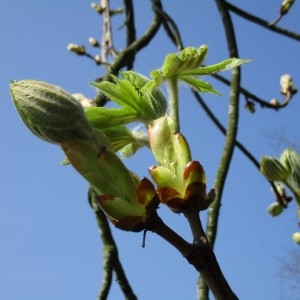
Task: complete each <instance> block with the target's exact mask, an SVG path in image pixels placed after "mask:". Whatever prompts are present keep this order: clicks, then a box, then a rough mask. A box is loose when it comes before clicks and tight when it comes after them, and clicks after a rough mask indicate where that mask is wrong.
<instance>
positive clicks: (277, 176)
mask: <svg viewBox="0 0 300 300" xmlns="http://www.w3.org/2000/svg"><path fill="white" fill-rule="evenodd" d="M260 172H261V173H262V174H263V175H264V176H265V177H266V178H267V179H269V180H272V181H284V180H285V179H286V178H287V177H288V176H289V175H290V173H291V171H290V169H288V168H286V167H285V166H284V165H283V164H282V163H281V162H280V161H279V160H278V159H276V158H273V157H271V156H263V157H262V158H261V160H260Z"/></svg>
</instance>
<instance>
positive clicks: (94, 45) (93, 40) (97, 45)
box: [89, 37, 100, 47]
mask: <svg viewBox="0 0 300 300" xmlns="http://www.w3.org/2000/svg"><path fill="white" fill-rule="evenodd" d="M89 43H90V44H91V45H92V46H93V47H99V46H100V45H99V42H98V41H97V40H96V39H95V38H93V37H90V38H89Z"/></svg>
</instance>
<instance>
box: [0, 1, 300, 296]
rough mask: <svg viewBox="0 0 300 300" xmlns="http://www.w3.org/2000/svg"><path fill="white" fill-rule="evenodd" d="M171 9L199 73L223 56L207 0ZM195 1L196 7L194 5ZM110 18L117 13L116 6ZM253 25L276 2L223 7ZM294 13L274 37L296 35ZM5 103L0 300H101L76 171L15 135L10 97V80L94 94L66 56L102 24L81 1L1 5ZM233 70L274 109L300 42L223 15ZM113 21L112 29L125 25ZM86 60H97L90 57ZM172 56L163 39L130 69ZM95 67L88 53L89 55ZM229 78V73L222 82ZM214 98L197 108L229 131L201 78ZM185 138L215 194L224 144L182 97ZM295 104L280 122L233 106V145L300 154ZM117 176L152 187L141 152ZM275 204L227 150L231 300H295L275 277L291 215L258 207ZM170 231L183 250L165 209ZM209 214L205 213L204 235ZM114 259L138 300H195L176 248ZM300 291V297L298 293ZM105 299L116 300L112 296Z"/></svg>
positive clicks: (75, 60)
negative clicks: (127, 173)
mask: <svg viewBox="0 0 300 300" xmlns="http://www.w3.org/2000/svg"><path fill="white" fill-rule="evenodd" d="M135 2H136V5H137V6H136V16H137V34H138V35H141V34H142V33H143V31H144V30H145V29H146V28H147V25H148V24H149V23H150V21H151V10H150V4H149V3H148V1H135ZM164 2H166V3H165V8H166V10H167V11H168V12H169V13H170V15H171V16H172V17H173V18H174V19H175V20H176V21H177V22H178V24H179V25H180V30H181V34H182V37H183V41H184V44H185V45H186V46H194V47H197V46H199V45H201V44H207V45H208V46H209V52H208V57H207V61H206V63H207V64H213V63H216V62H219V61H220V60H223V59H225V58H227V57H228V51H227V46H226V43H225V35H224V32H223V28H222V24H221V21H220V18H219V15H218V13H217V9H216V5H215V2H214V1H191V0H189V1H184V4H183V2H182V1H179V0H174V1H164ZM201 2H202V3H201ZM111 3H112V4H111V5H112V7H116V6H119V5H120V1H112V2H111ZM231 3H233V4H238V5H239V6H240V7H241V8H243V9H245V10H248V11H249V12H252V13H254V14H256V15H257V16H259V17H261V18H263V19H266V20H270V21H271V20H273V19H274V18H275V17H276V16H277V14H278V10H279V6H280V3H281V1H272V2H271V1H259V0H254V1H251V3H249V1H245V0H242V1H231ZM299 10H300V3H298V2H296V3H295V4H294V7H293V9H292V11H291V12H290V13H289V14H288V15H287V16H286V17H285V18H284V19H283V20H282V21H281V22H280V23H279V26H281V27H284V28H287V29H290V30H292V31H296V30H297V29H298V28H299V26H298V24H299V23H298V22H299V18H298V16H299ZM0 11H1V18H0V28H1V29H0V34H1V41H2V44H1V50H0V53H1V55H0V66H1V72H0V83H1V84H0V95H1V102H0V106H1V109H0V111H1V113H2V114H1V118H0V128H1V130H0V138H1V140H2V143H1V148H0V149H1V150H0V151H1V152H0V153H1V156H0V157H1V171H0V172H1V200H0V238H1V247H0V265H1V270H0V298H1V299H7V300H16V299H20V298H22V299H28V300H29V299H30V300H37V299H41V298H42V299H43V300H48V299H57V300H65V299H72V300H81V299H96V296H97V293H98V289H99V286H100V281H101V276H102V270H101V267H102V258H101V255H102V254H101V242H100V238H99V233H98V229H97V224H96V220H95V218H94V215H93V212H92V210H91V209H90V207H89V205H88V202H87V199H86V196H87V186H88V184H87V183H86V182H85V181H84V180H83V179H82V178H81V177H80V176H79V175H78V174H77V173H76V172H75V171H74V170H73V169H72V168H71V167H63V166H61V165H60V161H61V160H62V159H63V153H62V151H61V150H60V149H59V147H57V146H54V145H51V144H47V143H45V142H43V141H41V140H39V139H37V138H36V137H35V136H33V135H32V134H31V133H30V132H29V131H28V129H27V128H26V127H25V126H24V125H23V124H22V122H21V120H20V118H19V117H18V115H17V113H16V110H15V108H14V107H13V104H12V102H11V99H10V95H9V80H11V79H13V80H21V79H39V80H44V81H47V82H50V83H53V84H57V85H60V86H61V87H63V88H64V89H66V90H68V91H69V92H71V93H77V92H80V93H83V94H85V95H86V96H88V97H93V96H94V95H95V90H94V88H92V87H91V86H90V85H89V82H90V81H93V79H94V78H96V77H99V76H101V75H102V74H103V69H102V68H101V67H97V66H95V65H94V64H93V62H92V61H89V60H88V59H85V58H80V57H77V56H75V55H73V54H71V53H69V52H68V51H67V44H68V43H70V42H74V43H78V44H86V45H87V44H88V43H87V39H88V38H89V37H90V36H93V37H95V38H98V39H99V35H100V30H101V24H102V23H101V19H100V17H99V16H97V14H96V13H95V12H94V11H93V10H92V9H91V8H90V2H89V1H83V0H82V1H69V0H61V1H37V0H28V1H25V2H24V1H20V0H15V1H1V3H0ZM232 17H233V22H234V25H235V26H236V35H237V39H238V41H239V54H240V57H241V58H250V59H251V60H252V61H251V63H249V64H247V65H245V66H244V67H242V85H243V87H244V88H246V89H248V90H250V91H252V92H254V93H255V94H256V95H257V96H259V97H261V98H263V99H266V100H269V99H271V98H274V97H275V98H278V99H279V100H281V95H280V93H279V91H280V86H279V78H280V76H281V75H282V74H284V73H290V74H291V75H292V76H293V78H294V81H295V84H296V85H298V87H299V86H300V74H299V57H298V55H299V43H297V42H296V41H294V40H291V39H288V38H287V37H284V36H280V35H278V34H276V33H272V32H268V31H267V30H265V29H262V28H261V27H259V26H257V25H255V24H252V23H249V22H247V21H245V20H242V19H241V18H240V17H238V16H236V15H232ZM122 21H123V19H122V17H116V18H115V19H114V26H115V28H116V27H120V26H121V25H122ZM123 42H124V38H123V35H122V29H121V30H120V31H119V32H117V33H116V34H115V44H116V47H121V48H122V47H123V45H124V44H123ZM88 50H91V52H92V51H94V50H93V49H91V48H88ZM169 52H176V49H175V48H174V46H172V45H171V44H170V42H169V41H168V39H167V38H166V36H165V33H164V32H163V31H162V30H161V31H160V33H159V35H158V36H157V38H156V39H155V41H154V42H153V44H152V45H151V46H150V47H149V48H148V49H144V50H143V51H142V52H141V53H140V55H139V56H138V57H137V60H136V65H135V69H136V71H138V72H141V73H143V74H145V75H148V74H149V72H150V71H151V70H152V69H155V68H158V67H160V66H161V63H162V61H163V59H164V57H165V55H166V54H167V53H169ZM94 53H95V54H96V52H94ZM226 76H229V73H228V74H226ZM207 80H208V81H210V82H211V83H212V84H213V85H214V87H215V88H216V89H217V90H219V91H220V92H221V93H222V96H221V97H218V96H214V95H204V99H205V102H206V103H207V104H208V105H209V106H210V107H211V109H212V110H213V111H214V112H215V114H216V115H217V116H218V117H219V118H220V120H221V121H222V122H223V124H224V125H226V122H227V112H228V96H229V90H228V88H227V87H225V86H223V85H222V84H221V83H219V82H217V81H215V80H213V79H211V78H208V79H207ZM181 96H182V98H181V104H180V105H181V120H182V132H183V134H184V135H185V136H186V137H187V138H188V140H189V142H190V145H191V148H192V154H193V158H194V159H197V160H199V161H201V163H202V164H203V165H204V167H205V169H206V173H207V185H208V187H209V188H210V187H211V186H212V185H213V180H214V176H215V172H216V170H217V166H218V163H219V159H220V155H221V152H222V147H223V142H224V137H223V136H222V135H221V134H220V133H219V132H218V130H217V129H216V128H215V126H214V125H213V124H212V123H211V122H210V121H209V119H208V118H207V116H206V115H205V113H203V111H202V110H201V108H200V107H199V106H198V105H197V104H196V103H195V100H194V99H193V97H192V96H191V94H190V92H189V91H188V89H186V88H182V90H181ZM298 98H299V96H298V95H296V96H295V98H294V99H293V100H292V102H291V103H290V104H289V105H288V106H287V107H286V108H285V109H283V110H281V111H279V112H276V111H273V110H267V109H261V108H259V107H257V112H256V113H255V114H250V113H248V112H247V111H246V110H245V109H244V108H243V106H244V99H243V97H241V108H240V118H241V121H240V125H239V133H238V139H239V140H240V142H242V143H243V144H244V145H245V146H246V147H248V149H249V150H250V151H251V152H252V153H253V154H254V155H255V156H256V157H257V158H258V159H259V158H260V156H261V155H264V154H266V155H274V156H278V155H279V154H280V151H281V150H282V149H284V148H285V147H286V144H285V143H282V144H280V145H279V146H278V145H277V143H276V140H274V139H272V138H270V135H274V134H275V135H276V134H277V135H280V136H284V137H286V138H288V139H289V140H290V141H291V142H292V143H296V144H298V145H299V144H300V142H299V133H298V120H299V115H300V109H299V101H298ZM126 164H127V165H128V166H129V167H130V168H131V169H132V170H134V171H135V172H136V173H137V174H138V175H140V176H148V172H147V168H148V167H149V166H151V165H152V164H154V160H153V158H152V156H151V153H149V151H147V150H142V151H140V152H138V153H137V155H136V156H135V157H134V158H132V159H129V160H126ZM273 200H274V198H273V196H272V193H271V192H270V188H269V186H268V184H267V182H266V180H265V179H264V178H263V177H262V176H261V175H260V174H259V173H258V172H257V170H256V169H255V168H254V166H253V165H252V164H251V163H250V162H249V161H248V160H247V159H246V158H245V157H244V156H243V155H242V154H241V153H240V152H239V150H237V149H236V151H235V155H234V159H233V161H232V164H231V166H230V174H229V176H228V178H227V181H226V187H225V191H224V195H223V205H222V208H221V219H220V223H219V231H218V240H217V243H216V256H217V258H218V260H219V263H220V265H221V268H222V270H223V272H224V274H225V276H226V277H227V279H228V281H229V283H230V285H231V286H232V288H233V290H234V291H235V292H236V294H237V295H238V296H239V297H240V299H243V300H248V299H249V300H250V299H275V300H277V299H278V300H279V299H280V300H283V299H284V300H285V299H289V300H296V299H298V298H297V292H296V291H294V290H292V289H291V288H290V285H289V284H288V283H286V282H283V281H282V280H280V278H278V275H279V273H278V270H279V268H280V266H281V261H285V260H287V259H288V257H289V255H290V253H291V251H292V250H293V249H298V250H299V247H298V248H297V246H296V245H295V243H294V242H293V240H292V238H291V236H292V234H293V233H294V232H295V231H297V229H298V228H297V216H296V205H295V204H294V203H292V204H291V205H290V207H289V208H288V209H287V210H286V211H285V212H284V214H283V215H281V216H280V217H278V218H271V217H270V216H269V215H268V214H267V212H266V208H267V207H268V205H269V204H270V203H271V202H273ZM159 213H160V215H161V216H162V217H163V218H164V220H165V221H166V223H168V225H170V226H171V227H172V228H174V229H175V230H176V231H178V232H179V233H180V234H182V235H183V236H184V237H185V238H186V239H187V240H191V235H190V232H189V231H188V227H187V224H186V223H185V220H184V218H183V217H182V216H178V215H175V214H172V213H171V212H170V211H169V210H168V209H167V208H165V207H161V209H160V210H159ZM205 218H206V213H205V212H204V213H202V219H203V221H204V222H205ZM113 235H114V237H115V239H116V242H117V243H118V245H119V255H120V257H121V259H122V261H123V264H124V267H125V270H126V272H127V275H128V277H129V279H130V280H131V282H132V287H133V289H134V291H135V293H136V294H137V296H138V298H139V299H141V300H151V299H173V300H181V299H195V298H196V281H197V273H196V272H195V271H194V269H193V268H192V267H191V266H190V265H188V264H187V263H186V261H185V260H184V259H183V258H182V257H181V256H180V254H179V253H177V252H176V250H175V249H173V248H172V247H171V246H169V245H168V244H166V243H165V242H164V241H163V240H161V239H160V238H159V237H158V236H155V235H153V234H150V233H149V234H148V236H147V244H146V248H141V242H142V234H137V233H127V232H122V231H120V230H116V229H113ZM298 292H299V291H298ZM109 299H123V297H122V294H121V293H120V291H119V288H118V286H117V284H114V288H113V290H112V291H111V293H110V295H109Z"/></svg>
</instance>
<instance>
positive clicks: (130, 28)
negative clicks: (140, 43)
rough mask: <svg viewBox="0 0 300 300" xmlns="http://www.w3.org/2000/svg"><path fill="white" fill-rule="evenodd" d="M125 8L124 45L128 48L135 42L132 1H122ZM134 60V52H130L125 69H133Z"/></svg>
mask: <svg viewBox="0 0 300 300" xmlns="http://www.w3.org/2000/svg"><path fill="white" fill-rule="evenodd" d="M124 6H125V15H126V20H125V25H126V44H127V47H129V46H130V45H131V44H132V43H133V42H134V41H135V40H136V31H135V24H134V9H133V3H132V0H124ZM134 59H135V52H132V53H131V55H130V56H129V57H128V62H127V69H128V70H131V69H132V68H133V63H134Z"/></svg>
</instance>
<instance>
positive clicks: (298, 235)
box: [293, 232, 300, 245]
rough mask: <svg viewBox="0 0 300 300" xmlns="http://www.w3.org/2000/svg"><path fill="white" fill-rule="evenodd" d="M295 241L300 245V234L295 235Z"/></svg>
mask: <svg viewBox="0 0 300 300" xmlns="http://www.w3.org/2000/svg"><path fill="white" fill-rule="evenodd" d="M293 240H294V241H295V242H296V243H297V244H298V245H300V232H295V233H294V234H293Z"/></svg>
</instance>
